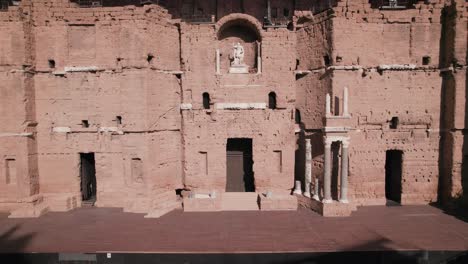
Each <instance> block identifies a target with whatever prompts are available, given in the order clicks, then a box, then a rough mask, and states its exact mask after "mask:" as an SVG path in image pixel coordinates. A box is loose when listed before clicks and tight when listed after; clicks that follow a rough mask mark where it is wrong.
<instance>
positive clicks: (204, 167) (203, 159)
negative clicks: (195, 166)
mask: <svg viewBox="0 0 468 264" xmlns="http://www.w3.org/2000/svg"><path fill="white" fill-rule="evenodd" d="M200 172H201V173H205V175H208V152H203V151H200Z"/></svg>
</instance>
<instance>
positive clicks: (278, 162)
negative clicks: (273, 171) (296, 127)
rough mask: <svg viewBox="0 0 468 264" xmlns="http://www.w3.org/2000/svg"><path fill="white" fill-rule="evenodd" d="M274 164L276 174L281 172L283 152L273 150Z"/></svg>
mask: <svg viewBox="0 0 468 264" xmlns="http://www.w3.org/2000/svg"><path fill="white" fill-rule="evenodd" d="M274 154H275V164H276V168H277V172H279V173H282V172H283V152H282V151H281V150H275V151H274Z"/></svg>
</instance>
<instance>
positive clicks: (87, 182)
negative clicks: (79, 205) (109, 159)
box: [80, 153, 97, 205]
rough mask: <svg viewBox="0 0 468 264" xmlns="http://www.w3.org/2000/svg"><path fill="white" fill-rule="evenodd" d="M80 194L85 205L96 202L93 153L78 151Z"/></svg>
mask: <svg viewBox="0 0 468 264" xmlns="http://www.w3.org/2000/svg"><path fill="white" fill-rule="evenodd" d="M80 165H81V166H80V167H81V168H80V180H81V196H82V200H83V202H85V205H86V204H87V205H94V203H95V202H96V193H97V192H96V190H97V189H96V162H95V160H94V153H80Z"/></svg>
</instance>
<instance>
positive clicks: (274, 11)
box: [271, 8, 278, 18]
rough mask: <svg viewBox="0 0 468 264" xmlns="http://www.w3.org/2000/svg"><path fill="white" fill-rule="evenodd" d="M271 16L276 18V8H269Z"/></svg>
mask: <svg viewBox="0 0 468 264" xmlns="http://www.w3.org/2000/svg"><path fill="white" fill-rule="evenodd" d="M271 17H272V18H277V17H278V8H272V9H271Z"/></svg>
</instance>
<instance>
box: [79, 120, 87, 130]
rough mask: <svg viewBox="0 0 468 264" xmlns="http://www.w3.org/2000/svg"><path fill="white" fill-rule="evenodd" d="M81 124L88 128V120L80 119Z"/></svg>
mask: <svg viewBox="0 0 468 264" xmlns="http://www.w3.org/2000/svg"><path fill="white" fill-rule="evenodd" d="M81 126H82V127H84V128H88V127H89V121H88V120H81Z"/></svg>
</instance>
